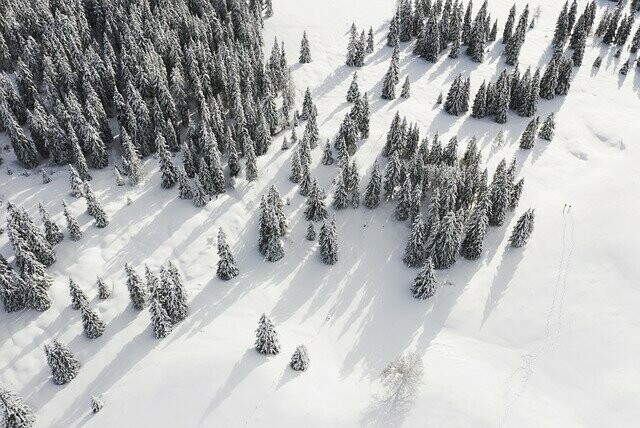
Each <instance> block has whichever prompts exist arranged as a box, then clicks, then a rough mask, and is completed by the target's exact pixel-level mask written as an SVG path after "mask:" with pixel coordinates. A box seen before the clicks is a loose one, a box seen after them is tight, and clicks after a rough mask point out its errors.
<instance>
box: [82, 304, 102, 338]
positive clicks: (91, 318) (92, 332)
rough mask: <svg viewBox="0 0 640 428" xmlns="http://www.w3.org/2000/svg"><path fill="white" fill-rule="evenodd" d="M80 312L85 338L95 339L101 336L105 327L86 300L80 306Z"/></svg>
mask: <svg viewBox="0 0 640 428" xmlns="http://www.w3.org/2000/svg"><path fill="white" fill-rule="evenodd" d="M80 311H81V313H82V329H83V331H84V335H85V336H86V337H87V339H95V338H97V337H100V336H102V333H104V329H105V328H106V327H107V325H106V324H105V322H104V321H103V320H102V318H100V315H98V313H97V312H96V311H94V310H93V309H91V308H90V307H89V303H88V302H86V303H85V304H83V305H82V306H81V307H80Z"/></svg>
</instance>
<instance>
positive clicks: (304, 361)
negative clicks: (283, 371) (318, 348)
mask: <svg viewBox="0 0 640 428" xmlns="http://www.w3.org/2000/svg"><path fill="white" fill-rule="evenodd" d="M289 365H290V366H291V368H292V369H293V370H295V371H297V372H304V371H306V370H307V369H308V368H309V353H308V352H307V347H306V346H304V345H300V346H298V347H297V348H296V350H295V352H294V353H293V355H292V356H291V362H290V363H289Z"/></svg>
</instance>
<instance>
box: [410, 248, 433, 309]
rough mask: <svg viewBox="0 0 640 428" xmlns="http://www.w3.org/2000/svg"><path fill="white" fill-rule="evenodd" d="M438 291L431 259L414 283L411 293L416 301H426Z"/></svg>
mask: <svg viewBox="0 0 640 428" xmlns="http://www.w3.org/2000/svg"><path fill="white" fill-rule="evenodd" d="M437 289H438V283H437V282H436V276H435V272H434V268H433V262H432V261H431V258H430V257H429V258H428V259H427V261H426V262H425V264H424V266H423V268H422V269H421V270H420V273H419V274H418V276H417V277H416V279H415V280H414V281H413V286H412V287H411V293H412V294H413V297H415V298H416V299H420V300H425V299H428V298H429V297H432V296H433V295H434V294H436V290H437Z"/></svg>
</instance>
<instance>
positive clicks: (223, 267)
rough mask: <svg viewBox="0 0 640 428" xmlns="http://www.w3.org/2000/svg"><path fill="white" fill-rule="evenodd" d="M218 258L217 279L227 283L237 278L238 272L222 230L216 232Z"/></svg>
mask: <svg viewBox="0 0 640 428" xmlns="http://www.w3.org/2000/svg"><path fill="white" fill-rule="evenodd" d="M218 257H219V259H218V270H217V271H216V275H217V276H218V278H220V279H222V280H225V281H228V280H230V279H232V278H235V277H236V276H238V273H240V271H239V270H238V266H237V265H236V261H235V259H234V257H233V254H232V253H231V248H229V244H228V243H227V237H226V236H225V234H224V232H223V231H222V228H220V230H219V231H218Z"/></svg>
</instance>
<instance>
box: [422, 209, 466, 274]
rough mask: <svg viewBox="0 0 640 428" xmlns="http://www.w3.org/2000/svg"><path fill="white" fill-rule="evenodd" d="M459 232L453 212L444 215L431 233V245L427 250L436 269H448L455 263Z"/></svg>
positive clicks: (459, 239)
mask: <svg viewBox="0 0 640 428" xmlns="http://www.w3.org/2000/svg"><path fill="white" fill-rule="evenodd" d="M461 232H462V231H461V230H460V224H459V221H458V218H456V213H455V212H453V211H450V212H448V213H446V214H445V215H444V217H443V218H442V220H441V221H440V222H439V225H438V228H437V229H436V230H435V231H434V232H433V233H434V236H433V239H432V245H431V247H430V248H429V249H428V251H429V256H430V257H431V258H432V259H433V265H434V267H435V268H436V269H447V268H450V267H451V266H453V264H454V263H455V262H456V256H457V254H458V249H459V247H460V241H461V236H460V235H461Z"/></svg>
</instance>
